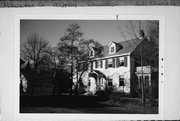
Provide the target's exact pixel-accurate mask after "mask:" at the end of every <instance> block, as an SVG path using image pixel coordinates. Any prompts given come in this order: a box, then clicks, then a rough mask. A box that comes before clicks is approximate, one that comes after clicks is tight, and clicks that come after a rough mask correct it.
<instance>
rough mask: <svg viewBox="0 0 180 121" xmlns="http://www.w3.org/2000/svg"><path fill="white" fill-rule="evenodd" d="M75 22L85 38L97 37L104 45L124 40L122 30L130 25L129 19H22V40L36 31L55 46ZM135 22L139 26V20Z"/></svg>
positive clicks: (125, 29)
mask: <svg viewBox="0 0 180 121" xmlns="http://www.w3.org/2000/svg"><path fill="white" fill-rule="evenodd" d="M73 22H76V23H78V24H79V25H80V26H81V31H82V32H83V33H84V35H83V38H85V39H90V38H91V39H95V40H97V41H99V42H100V43H101V44H102V45H107V44H109V43H110V42H111V41H115V42H120V41H124V40H125V39H124V38H123V37H122V35H121V32H126V31H128V30H127V25H129V22H128V21H118V20H76V21H73V20H21V23H20V39H21V40H20V42H21V44H22V43H23V42H24V41H26V40H27V36H28V35H29V34H30V33H31V32H36V33H38V34H39V35H40V36H43V37H44V38H45V39H46V40H48V41H49V43H50V45H51V46H52V47H54V46H56V45H57V43H58V42H59V38H61V37H62V36H63V35H64V33H65V32H66V29H67V27H68V25H70V24H72V23H73ZM133 23H134V25H135V26H137V27H138V21H134V22H133ZM141 23H142V24H143V23H144V22H141ZM127 37H128V35H127Z"/></svg>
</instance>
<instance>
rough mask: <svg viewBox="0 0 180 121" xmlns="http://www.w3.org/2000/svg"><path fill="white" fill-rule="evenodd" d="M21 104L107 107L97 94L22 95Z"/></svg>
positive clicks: (24, 105)
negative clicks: (101, 102) (100, 101)
mask: <svg viewBox="0 0 180 121" xmlns="http://www.w3.org/2000/svg"><path fill="white" fill-rule="evenodd" d="M20 106H22V107H29V106H31V107H67V108H80V107H83V108H93V107H105V106H108V105H106V104H100V103H99V98H98V97H97V96H85V95H78V96H75V95H72V96H70V95H60V96H52V95H48V96H30V95H21V96H20Z"/></svg>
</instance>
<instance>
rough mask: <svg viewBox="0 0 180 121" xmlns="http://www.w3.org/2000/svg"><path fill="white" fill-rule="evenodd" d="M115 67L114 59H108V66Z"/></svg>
mask: <svg viewBox="0 0 180 121" xmlns="http://www.w3.org/2000/svg"><path fill="white" fill-rule="evenodd" d="M111 67H113V59H112V58H111V59H108V68H111Z"/></svg>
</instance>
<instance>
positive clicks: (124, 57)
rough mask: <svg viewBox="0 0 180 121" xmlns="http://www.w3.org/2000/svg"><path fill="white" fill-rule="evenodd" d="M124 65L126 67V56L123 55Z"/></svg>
mask: <svg viewBox="0 0 180 121" xmlns="http://www.w3.org/2000/svg"><path fill="white" fill-rule="evenodd" d="M124 66H125V67H127V56H124Z"/></svg>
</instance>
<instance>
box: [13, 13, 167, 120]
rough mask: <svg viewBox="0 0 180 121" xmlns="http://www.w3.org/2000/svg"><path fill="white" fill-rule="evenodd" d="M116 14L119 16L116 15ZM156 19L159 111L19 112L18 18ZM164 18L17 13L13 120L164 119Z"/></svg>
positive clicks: (154, 16)
mask: <svg viewBox="0 0 180 121" xmlns="http://www.w3.org/2000/svg"><path fill="white" fill-rule="evenodd" d="M117 16H118V17H117ZM25 19H28V20H159V104H158V106H159V108H158V112H159V114H79V113H78V114H67V113H60V114H57V113H56V114H55V113H49V114H47V113H45V114H42V113H30V114H27V113H20V112H19V111H20V110H19V107H20V104H19V102H20V96H19V95H20V93H19V83H17V82H19V79H20V77H19V72H20V68H19V67H20V20H25ZM164 33H165V17H164V16H161V15H118V14H112V15H106V14H104V15H102V14H99V15H97V14H96V15H78V14H77V15H60V14H51V15H50V14H16V16H15V75H16V76H15V81H14V107H13V108H14V119H16V120H17V119H30V118H32V117H33V119H43V121H46V120H48V121H49V120H50V121H53V120H58V119H59V120H60V119H63V120H68V121H69V120H119V119H121V120H130V119H137V120H139V119H141V120H143V119H163V118H164V61H163V59H164V42H165V34H164Z"/></svg>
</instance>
